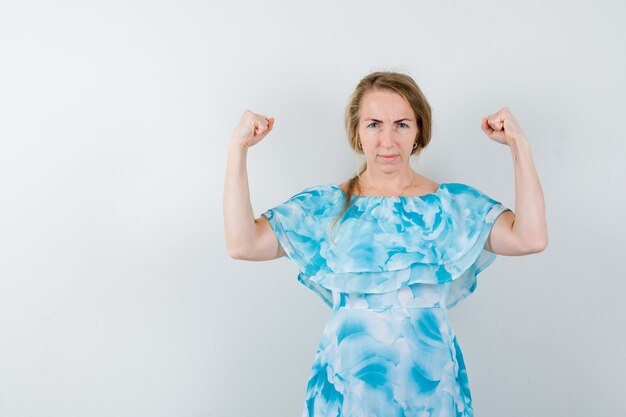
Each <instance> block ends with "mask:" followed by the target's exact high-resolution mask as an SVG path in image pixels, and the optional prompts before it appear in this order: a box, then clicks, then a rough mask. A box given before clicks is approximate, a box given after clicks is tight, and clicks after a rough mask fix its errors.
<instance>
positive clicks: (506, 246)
mask: <svg viewBox="0 0 626 417" xmlns="http://www.w3.org/2000/svg"><path fill="white" fill-rule="evenodd" d="M481 128H482V130H483V131H484V132H485V133H486V134H487V136H489V138H490V139H492V140H494V141H496V142H498V143H501V144H504V145H508V146H509V148H510V149H511V154H512V156H513V165H514V169H515V213H513V212H511V211H505V212H503V213H502V214H500V216H498V218H497V219H496V221H495V223H494V224H493V226H492V229H491V233H490V234H489V238H488V239H487V242H486V243H485V249H487V250H488V251H490V252H493V253H496V254H499V255H527V254H531V253H537V252H541V251H543V250H544V249H545V248H546V247H547V245H548V229H547V224H546V209H545V203H544V199H543V191H542V189H541V184H540V183H539V176H538V175H537V170H536V169H535V163H534V161H533V157H532V154H531V152H530V144H529V143H528V139H527V138H526V134H525V133H524V131H523V130H522V128H521V126H520V125H519V123H518V122H517V120H516V119H515V117H513V114H511V111H510V110H509V109H508V108H507V107H503V108H502V109H501V110H500V111H498V112H497V113H494V114H492V115H489V116H486V117H483V120H482V125H481Z"/></svg>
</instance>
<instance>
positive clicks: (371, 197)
mask: <svg viewBox="0 0 626 417" xmlns="http://www.w3.org/2000/svg"><path fill="white" fill-rule="evenodd" d="M448 184H451V183H446V182H442V183H439V187H438V188H437V190H436V191H435V192H433V193H427V194H422V195H393V196H385V195H361V196H359V195H352V196H351V200H355V199H358V200H369V201H379V200H392V201H393V200H395V201H411V200H425V199H429V198H432V197H435V196H439V194H440V193H441V192H442V191H443V189H444V188H447V186H448ZM327 187H329V188H332V189H334V190H336V191H337V192H338V193H339V194H340V195H341V196H342V197H344V198H345V197H346V195H347V194H346V193H345V192H344V191H343V190H342V189H341V187H339V186H338V185H336V184H328V185H327Z"/></svg>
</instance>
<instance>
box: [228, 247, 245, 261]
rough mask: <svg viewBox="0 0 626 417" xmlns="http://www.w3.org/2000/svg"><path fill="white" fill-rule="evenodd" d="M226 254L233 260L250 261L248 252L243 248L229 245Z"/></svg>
mask: <svg viewBox="0 0 626 417" xmlns="http://www.w3.org/2000/svg"><path fill="white" fill-rule="evenodd" d="M226 252H227V253H228V256H230V257H231V258H232V259H237V260H239V261H245V260H247V259H249V258H248V256H246V251H245V250H243V249H242V247H241V246H236V245H228V244H227V245H226Z"/></svg>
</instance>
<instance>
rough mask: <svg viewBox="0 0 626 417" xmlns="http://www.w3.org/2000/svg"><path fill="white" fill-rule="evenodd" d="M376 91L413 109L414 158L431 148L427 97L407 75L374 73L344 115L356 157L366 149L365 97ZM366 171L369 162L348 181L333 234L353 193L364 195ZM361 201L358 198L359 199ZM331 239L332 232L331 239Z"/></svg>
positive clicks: (354, 93) (358, 90) (360, 82)
mask: <svg viewBox="0 0 626 417" xmlns="http://www.w3.org/2000/svg"><path fill="white" fill-rule="evenodd" d="M374 90H383V91H391V92H394V93H397V94H399V95H400V96H402V97H403V98H404V99H405V100H406V101H407V102H408V103H409V105H410V106H411V109H413V112H414V113H415V118H416V123H417V128H418V131H417V136H416V138H415V143H417V146H416V147H415V148H414V149H413V150H412V151H411V155H414V154H417V153H419V152H420V151H421V150H422V149H424V148H425V147H426V145H428V143H429V142H430V138H431V130H432V111H431V108H430V105H429V104H428V101H427V100H426V97H425V96H424V94H423V93H422V90H420V88H419V87H418V85H417V83H416V82H415V81H414V80H413V79H412V78H411V77H410V76H408V75H406V74H402V73H398V72H390V71H379V72H373V73H371V74H369V75H367V76H365V77H364V78H363V79H361V81H359V84H358V85H357V86H356V88H355V89H354V92H353V93H352V96H351V97H350V101H349V102H348V106H347V107H346V113H345V126H346V133H347V134H348V143H349V144H350V147H351V148H352V150H353V151H354V152H356V153H357V154H363V149H361V148H360V147H359V142H360V138H359V122H360V118H361V103H362V101H363V96H364V95H365V94H366V93H367V92H369V91H374ZM366 169H367V161H366V162H364V163H363V165H361V167H360V168H359V170H358V171H357V174H356V175H355V176H354V177H352V178H350V180H348V184H347V189H346V191H345V193H344V196H345V201H344V205H343V208H342V210H341V212H340V213H339V215H337V216H336V217H335V219H334V220H333V222H332V224H331V231H332V229H333V228H334V227H335V225H336V224H337V222H338V221H339V220H340V219H341V218H342V217H343V215H344V214H345V213H346V212H347V211H348V210H349V209H350V207H351V206H352V203H353V201H352V194H353V192H354V191H355V190H356V191H358V194H357V195H358V196H360V195H361V186H360V182H359V180H360V177H361V174H363V173H364V172H365V170H366ZM357 198H358V197H357ZM330 239H331V241H333V240H332V232H331V236H330Z"/></svg>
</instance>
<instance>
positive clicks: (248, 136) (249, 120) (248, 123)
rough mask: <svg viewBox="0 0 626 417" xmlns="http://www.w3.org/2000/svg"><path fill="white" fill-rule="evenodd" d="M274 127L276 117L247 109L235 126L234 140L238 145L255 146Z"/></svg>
mask: <svg viewBox="0 0 626 417" xmlns="http://www.w3.org/2000/svg"><path fill="white" fill-rule="evenodd" d="M273 127H274V118H273V117H266V116H263V115H261V114H256V113H253V112H252V111H250V110H246V111H245V112H244V113H243V116H241V120H240V121H239V124H238V125H237V126H236V127H235V131H234V132H233V138H232V140H233V141H234V142H236V143H237V144H238V145H243V146H246V147H250V146H254V145H256V144H257V143H259V142H260V141H261V139H263V138H264V137H265V136H266V135H267V134H268V133H270V132H271V131H272V128H273Z"/></svg>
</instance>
